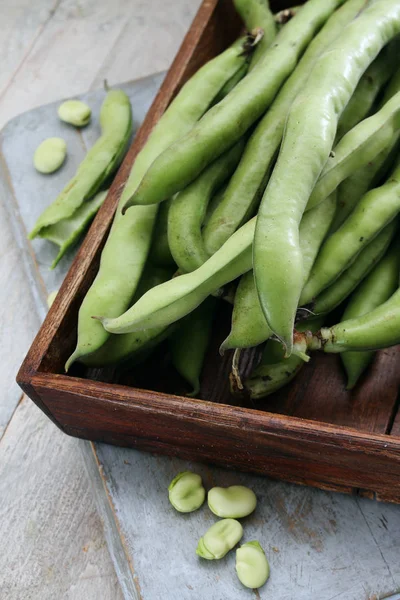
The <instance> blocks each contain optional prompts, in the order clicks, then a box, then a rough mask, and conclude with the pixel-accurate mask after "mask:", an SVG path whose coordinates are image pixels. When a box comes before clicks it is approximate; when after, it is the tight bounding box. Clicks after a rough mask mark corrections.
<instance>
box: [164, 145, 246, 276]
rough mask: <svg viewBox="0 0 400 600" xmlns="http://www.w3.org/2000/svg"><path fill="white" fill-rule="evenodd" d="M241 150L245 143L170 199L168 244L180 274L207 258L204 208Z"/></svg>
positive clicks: (235, 147) (208, 168)
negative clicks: (203, 235) (203, 231)
mask: <svg viewBox="0 0 400 600" xmlns="http://www.w3.org/2000/svg"><path fill="white" fill-rule="evenodd" d="M243 147H244V140H239V142H237V143H236V144H235V145H234V146H233V147H232V148H231V149H230V150H228V152H226V153H225V154H222V156H220V157H219V158H217V160H216V161H214V162H213V163H212V164H211V165H210V166H209V167H207V169H205V170H204V171H203V172H202V173H201V174H200V175H199V176H198V178H197V179H195V180H194V181H193V182H192V183H191V184H190V185H188V186H187V187H186V188H185V189H184V190H182V192H179V194H177V195H176V196H175V197H174V198H173V200H172V203H171V206H170V209H169V213H168V243H169V247H170V249H171V252H172V256H173V257H174V260H175V262H176V264H177V265H178V267H179V269H181V270H182V271H183V272H186V273H188V272H190V271H194V270H195V269H197V268H198V267H200V266H201V265H202V264H203V263H204V262H205V261H206V260H207V259H208V258H209V255H208V254H207V252H206V249H205V247H204V242H203V237H202V235H201V228H202V225H203V222H204V218H205V216H206V211H207V206H208V203H209V202H210V199H211V198H212V196H213V194H214V193H215V192H216V190H218V188H220V187H221V185H222V184H223V183H224V181H226V180H227V179H228V177H229V176H230V175H231V174H232V172H233V171H234V170H235V168H236V166H237V164H238V162H239V160H240V157H241V155H242V152H243Z"/></svg>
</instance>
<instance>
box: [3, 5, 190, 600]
mask: <svg viewBox="0 0 400 600" xmlns="http://www.w3.org/2000/svg"><path fill="white" fill-rule="evenodd" d="M197 5H198V1H197V0H196V1H194V0H167V1H164V0H147V1H146V2H142V1H139V0H113V1H110V0H38V1H37V2H31V0H12V1H8V0H0V15H1V19H0V20H1V23H0V56H1V69H0V128H2V127H3V126H4V125H5V124H6V123H7V122H8V121H9V120H10V119H11V118H13V117H15V116H16V115H18V114H19V113H21V112H23V111H26V110H28V109H30V108H32V107H34V106H38V105H40V104H43V103H48V102H50V101H52V100H55V99H59V98H62V97H67V96H71V95H74V94H77V93H79V92H84V91H86V90H88V89H95V88H97V87H99V85H101V82H102V80H103V79H104V78H107V79H108V81H109V82H110V83H111V84H113V83H115V82H119V81H124V80H130V79H134V78H136V77H138V76H141V75H146V74H148V73H152V72H155V71H160V70H164V69H166V68H167V67H168V65H169V64H170V62H171V60H172V58H173V56H174V54H175V53H176V50H177V48H178V47H179V44H180V42H181V40H182V38H183V36H184V34H185V32H186V30H187V27H188V25H189V23H190V20H191V18H192V16H193V15H194V13H195V11H196V9H197ZM26 133H27V135H26V139H28V138H29V135H28V134H29V132H26ZM72 161H73V156H71V155H70V166H72ZM3 167H4V165H3V164H1V163H0V171H1V173H0V310H1V312H0V314H1V321H0V324H1V326H0V353H1V356H0V359H1V360H0V383H1V388H0V389H1V395H0V438H1V440H0V472H1V475H0V539H1V552H0V598H3V597H4V598H9V599H10V600H47V599H49V600H50V599H51V600H54V598H57V599H58V598H60V599H61V598H63V599H64V598H65V599H68V600H83V599H84V600H92V599H96V600H98V599H99V598H101V600H120V599H121V598H122V594H121V589H120V585H119V583H118V581H117V578H116V575H115V572H114V569H113V567H112V563H111V560H110V557H109V553H108V550H107V548H106V545H105V538H104V533H103V524H102V520H101V518H100V517H99V515H98V513H97V512H96V511H95V504H94V498H93V487H92V485H91V484H90V483H89V479H88V478H87V475H86V472H85V470H84V465H83V462H82V457H81V451H80V449H79V443H78V442H77V441H76V440H72V439H70V438H67V437H66V436H64V435H62V434H61V433H60V432H59V431H58V430H57V429H56V428H55V427H54V426H53V425H52V424H51V423H50V422H49V421H48V420H47V419H46V417H44V415H43V414H42V413H41V412H40V411H39V410H38V409H37V408H36V407H35V406H34V404H32V403H31V402H30V401H29V400H28V399H24V400H22V401H21V402H20V398H21V394H20V391H19V390H18V388H17V386H16V384H15V383H14V379H15V374H16V370H17V368H18V366H19V364H20V362H21V360H22V358H23V356H24V354H25V352H26V350H27V348H28V346H29V344H30V342H31V340H32V339H33V337H34V334H35V333H36V331H37V328H38V326H39V323H40V317H39V316H38V313H37V307H38V306H39V302H40V299H43V298H44V296H45V291H44V288H43V286H42V287H41V286H39V288H38V287H36V288H34V287H33V285H32V283H33V282H32V281H29V280H28V279H27V274H26V272H25V270H24V269H23V267H22V264H21V263H22V256H23V255H24V253H25V252H27V251H28V250H27V249H26V248H25V249H24V248H22V246H21V244H19V243H18V240H16V239H15V235H14V233H15V232H14V230H13V225H12V223H11V221H10V217H9V214H10V210H11V211H12V206H10V205H8V206H7V207H6V205H7V204H8V203H9V202H10V196H9V192H8V181H7V178H6V177H5V176H4V173H3ZM21 178H23V173H22V174H21ZM6 208H7V210H6ZM19 241H21V240H19ZM35 296H36V298H35ZM19 402H20V403H19ZM18 403H19V404H18ZM13 415H14V416H13ZM12 416H13V418H12V420H11V422H10V419H11V417H12ZM3 434H4V435H3ZM2 436H3V437H2ZM114 554H115V550H114Z"/></svg>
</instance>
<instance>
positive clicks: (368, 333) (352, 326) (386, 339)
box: [294, 289, 400, 354]
mask: <svg viewBox="0 0 400 600" xmlns="http://www.w3.org/2000/svg"><path fill="white" fill-rule="evenodd" d="M398 343H400V289H397V291H396V292H395V293H394V294H393V295H392V296H391V297H390V298H389V300H387V301H386V302H384V303H383V304H380V305H379V306H378V307H377V308H374V309H373V310H371V311H370V312H368V313H366V314H364V315H361V316H359V317H355V318H353V319H347V320H346V321H341V322H340V323H338V324H337V325H334V326H333V327H323V328H322V329H321V330H320V331H319V332H317V333H316V334H314V335H312V336H311V335H310V334H309V333H307V332H306V333H298V334H295V335H294V347H295V351H296V352H298V353H299V354H302V353H303V352H304V351H305V350H307V349H311V350H321V349H322V350H324V352H328V353H338V352H349V351H351V352H364V351H367V350H368V351H370V350H380V349H381V348H389V347H390V346H395V345H396V344H398Z"/></svg>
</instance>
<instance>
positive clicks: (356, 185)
mask: <svg viewBox="0 0 400 600" xmlns="http://www.w3.org/2000/svg"><path fill="white" fill-rule="evenodd" d="M399 91H400V69H399V70H398V71H397V72H396V74H395V75H394V77H393V78H392V79H391V81H390V83H389V85H388V87H387V89H386V91H385V95H384V98H383V102H382V103H383V104H385V103H386V102H388V101H389V100H390V98H392V97H393V96H394V95H395V94H396V93H398V92H399ZM399 136H400V132H397V133H396V134H395V135H394V136H393V139H392V141H391V142H390V144H389V145H388V146H387V147H386V148H385V149H384V150H383V151H382V152H381V153H380V154H379V155H378V156H376V157H375V159H374V160H372V161H370V163H369V164H368V165H365V166H364V167H361V168H360V169H357V171H356V172H355V173H354V174H353V175H351V176H350V177H349V178H348V179H346V180H345V181H343V182H342V183H341V184H340V186H339V189H338V202H337V208H336V214H335V218H334V219H333V223H332V227H331V232H334V231H336V230H337V229H339V227H340V226H341V225H342V223H344V221H345V220H346V219H347V217H348V216H349V214H350V213H351V211H352V210H353V209H354V207H355V206H356V204H357V203H358V202H359V200H360V198H362V197H363V196H364V194H365V193H366V192H367V191H368V190H369V189H370V188H373V187H376V186H377V185H378V184H379V183H380V182H381V180H382V178H383V177H384V176H385V175H386V173H387V172H388V170H389V168H390V166H391V164H392V163H393V157H394V155H395V153H396V152H397V144H398V140H399Z"/></svg>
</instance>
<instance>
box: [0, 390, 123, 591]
mask: <svg viewBox="0 0 400 600" xmlns="http://www.w3.org/2000/svg"><path fill="white" fill-rule="evenodd" d="M0 457H1V458H0V498H1V503H0V523H1V526H0V529H1V545H2V552H0V597H1V598H8V599H9V600H21V599H22V598H24V599H28V598H29V599H30V600H36V599H37V600H39V599H40V600H54V598H70V599H77V600H78V599H82V598H85V600H95V599H96V598H99V597H100V598H104V599H108V598H110V599H112V600H114V599H115V600H119V599H121V598H122V595H121V592H120V589H119V585H118V582H117V579H116V575H115V572H114V570H113V568H112V565H111V562H110V558H109V555H108V550H107V547H106V545H105V542H104V538H103V535H102V524H101V521H100V519H99V517H98V515H97V513H96V509H95V506H94V502H93V497H92V491H91V489H90V486H89V484H88V480H87V478H86V475H85V472H84V469H83V464H82V459H81V455H80V451H79V449H78V447H77V444H76V443H75V442H74V440H73V439H72V438H67V437H65V436H63V435H62V433H61V432H59V431H57V430H56V429H55V428H54V427H53V425H52V423H50V421H49V420H48V419H47V418H46V417H45V415H43V414H42V413H41V412H40V411H39V410H38V409H37V407H35V406H34V405H33V404H32V403H31V402H30V401H29V399H28V398H25V399H24V400H23V401H22V402H21V404H20V405H19V407H18V410H17V412H16V414H15V416H14V418H13V420H12V422H11V423H10V425H9V426H8V428H7V432H6V433H5V435H4V436H3V439H2V441H1V444H0Z"/></svg>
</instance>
